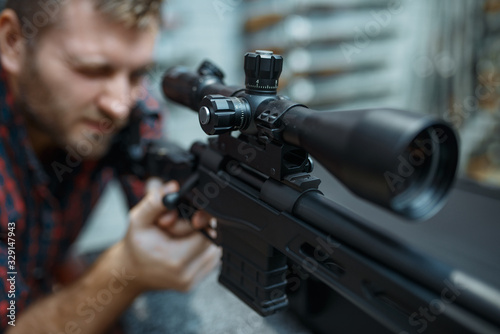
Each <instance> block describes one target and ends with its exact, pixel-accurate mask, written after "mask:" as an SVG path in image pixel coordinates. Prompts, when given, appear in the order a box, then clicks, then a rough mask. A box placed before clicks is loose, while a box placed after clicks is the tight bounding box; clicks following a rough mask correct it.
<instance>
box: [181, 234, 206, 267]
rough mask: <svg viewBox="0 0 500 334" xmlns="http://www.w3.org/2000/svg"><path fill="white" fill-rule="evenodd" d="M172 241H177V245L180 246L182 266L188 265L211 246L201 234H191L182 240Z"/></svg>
mask: <svg viewBox="0 0 500 334" xmlns="http://www.w3.org/2000/svg"><path fill="white" fill-rule="evenodd" d="M172 241H173V242H176V241H178V242H179V244H180V245H182V246H181V247H182V248H183V253H184V254H183V263H184V264H188V263H190V262H191V261H193V260H194V259H195V258H197V257H198V256H200V255H201V254H203V252H205V250H206V249H207V248H209V247H210V246H212V243H211V242H210V241H209V240H208V239H207V238H205V236H204V235H203V234H201V233H191V234H190V235H188V236H186V237H184V238H180V239H172Z"/></svg>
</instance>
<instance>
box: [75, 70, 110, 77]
mask: <svg viewBox="0 0 500 334" xmlns="http://www.w3.org/2000/svg"><path fill="white" fill-rule="evenodd" d="M77 71H78V72H79V73H81V74H83V75H85V76H87V77H90V78H98V77H105V76H108V75H111V74H112V72H113V71H112V70H111V69H108V68H79V69H77Z"/></svg>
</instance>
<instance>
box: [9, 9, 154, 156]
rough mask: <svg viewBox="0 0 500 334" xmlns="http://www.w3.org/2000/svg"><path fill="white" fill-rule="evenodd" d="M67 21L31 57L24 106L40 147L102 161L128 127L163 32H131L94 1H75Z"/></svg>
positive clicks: (20, 99)
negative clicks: (115, 138) (95, 6)
mask: <svg viewBox="0 0 500 334" xmlns="http://www.w3.org/2000/svg"><path fill="white" fill-rule="evenodd" d="M60 15H61V17H60V20H61V21H60V23H58V24H57V26H54V27H51V28H49V29H48V30H47V31H45V32H43V35H42V36H40V38H39V40H38V41H37V43H36V44H35V46H34V50H33V51H32V52H29V54H28V56H27V61H26V64H25V66H24V69H23V72H22V73H21V74H20V76H19V80H18V85H17V89H16V90H15V91H17V94H15V95H17V96H16V97H15V100H16V104H17V105H18V107H19V108H20V109H21V110H22V111H23V112H24V114H25V116H26V118H27V124H28V132H29V135H30V139H31V141H32V142H33V145H34V146H35V147H37V145H38V146H39V147H41V148H42V149H43V150H45V149H50V148H55V147H59V148H63V149H65V150H73V151H75V152H77V153H78V154H79V155H80V156H82V158H84V159H89V158H90V159H95V158H99V157H102V156H103V155H104V154H105V153H106V152H107V150H108V148H109V146H110V142H111V139H112V137H113V135H115V134H116V132H117V131H118V130H120V129H121V128H123V126H124V125H125V124H126V123H127V119H128V116H129V114H130V107H131V106H132V105H133V103H134V96H137V93H138V89H139V88H140V87H139V85H140V79H141V77H142V75H143V74H144V72H145V71H146V69H147V66H148V65H150V63H151V61H152V51H153V47H154V42H155V36H156V27H152V28H151V29H148V30H131V29H127V28H126V27H125V26H123V25H120V24H119V23H115V22H112V21H111V20H109V19H107V18H106V17H105V16H102V14H100V13H97V12H95V11H94V9H93V5H92V1H89V0H75V1H71V2H69V1H68V2H67V4H66V5H65V6H64V8H63V9H62V11H61V13H60ZM89 143H90V144H91V145H89Z"/></svg>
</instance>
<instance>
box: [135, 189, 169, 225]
mask: <svg viewBox="0 0 500 334" xmlns="http://www.w3.org/2000/svg"><path fill="white" fill-rule="evenodd" d="M178 188H179V186H178V184H177V182H169V183H167V184H165V185H163V186H162V187H160V188H155V186H152V187H151V188H150V190H151V191H150V192H149V193H148V194H147V195H146V197H144V198H143V199H142V200H141V201H140V202H139V203H138V204H137V205H136V206H134V207H133V208H132V210H131V211H130V221H131V223H133V224H138V225H150V224H153V223H154V222H155V221H156V219H157V218H158V217H159V216H160V215H161V214H162V213H164V212H166V211H167V209H166V208H165V206H164V205H163V202H162V199H163V196H165V195H166V194H168V193H171V192H174V191H176V190H177V189H178Z"/></svg>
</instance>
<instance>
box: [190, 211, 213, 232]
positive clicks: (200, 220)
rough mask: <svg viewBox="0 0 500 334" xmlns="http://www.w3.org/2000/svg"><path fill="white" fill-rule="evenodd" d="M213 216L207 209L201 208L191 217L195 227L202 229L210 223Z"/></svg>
mask: <svg viewBox="0 0 500 334" xmlns="http://www.w3.org/2000/svg"><path fill="white" fill-rule="evenodd" d="M212 218H213V217H212V216H211V215H210V214H209V213H207V212H206V211H203V210H200V211H196V212H195V213H194V215H193V217H192V218H191V222H192V223H193V227H194V228H196V229H202V228H205V227H207V226H209V225H210V220H211V219H212Z"/></svg>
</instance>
